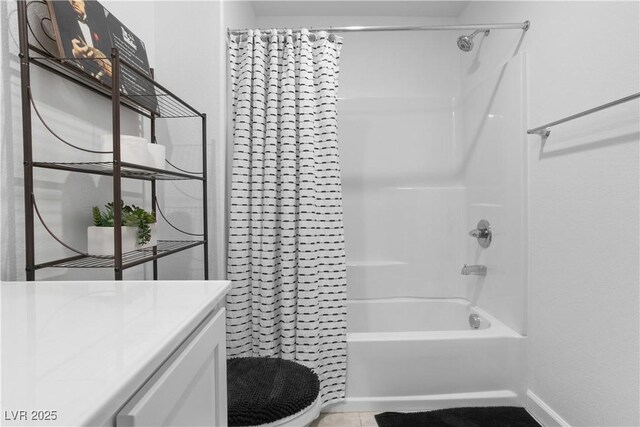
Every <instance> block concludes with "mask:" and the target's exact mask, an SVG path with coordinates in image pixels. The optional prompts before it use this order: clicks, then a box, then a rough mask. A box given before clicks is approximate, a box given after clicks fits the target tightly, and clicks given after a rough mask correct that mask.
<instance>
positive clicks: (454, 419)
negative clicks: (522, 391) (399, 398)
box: [376, 406, 541, 427]
mask: <svg viewBox="0 0 640 427" xmlns="http://www.w3.org/2000/svg"><path fill="white" fill-rule="evenodd" d="M376 422H377V423H378V426H380V427H541V426H540V424H538V422H537V421H536V420H534V419H533V417H532V416H531V415H529V414H528V413H527V411H526V410H525V409H524V408H517V407H514V406H494V407H486V408H451V409H438V410H436V411H429V412H408V413H402V412H383V413H382V414H378V415H376Z"/></svg>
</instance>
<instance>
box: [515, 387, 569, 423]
mask: <svg viewBox="0 0 640 427" xmlns="http://www.w3.org/2000/svg"><path fill="white" fill-rule="evenodd" d="M526 408H527V411H528V412H529V414H531V416H532V417H533V418H535V419H536V421H538V422H539V423H540V424H542V425H543V426H544V427H552V426H553V427H570V426H569V423H568V422H566V421H565V420H563V419H562V417H561V416H560V415H558V414H557V413H556V412H555V411H554V410H553V409H551V407H550V406H549V405H547V404H546V403H544V402H543V401H542V399H540V398H539V397H538V396H536V394H535V393H534V392H532V391H531V390H527V401H526Z"/></svg>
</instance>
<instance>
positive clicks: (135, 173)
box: [33, 162, 204, 181]
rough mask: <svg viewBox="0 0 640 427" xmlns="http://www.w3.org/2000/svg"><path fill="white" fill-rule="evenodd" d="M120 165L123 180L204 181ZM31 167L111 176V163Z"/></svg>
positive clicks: (51, 164) (194, 177) (76, 163)
mask: <svg viewBox="0 0 640 427" xmlns="http://www.w3.org/2000/svg"><path fill="white" fill-rule="evenodd" d="M121 165H122V166H121V168H120V171H121V175H122V177H123V178H130V179H142V180H147V181H153V180H157V181H178V180H189V179H195V180H200V181H203V180H204V178H203V177H202V175H194V174H188V173H183V172H175V171H169V170H162V169H155V168H150V167H146V166H140V165H136V164H133V163H126V162H121ZM33 166H34V167H38V168H45V169H58V170H64V171H72V172H84V173H91V174H96V175H107V176H112V175H113V162H68V163H66V162H33Z"/></svg>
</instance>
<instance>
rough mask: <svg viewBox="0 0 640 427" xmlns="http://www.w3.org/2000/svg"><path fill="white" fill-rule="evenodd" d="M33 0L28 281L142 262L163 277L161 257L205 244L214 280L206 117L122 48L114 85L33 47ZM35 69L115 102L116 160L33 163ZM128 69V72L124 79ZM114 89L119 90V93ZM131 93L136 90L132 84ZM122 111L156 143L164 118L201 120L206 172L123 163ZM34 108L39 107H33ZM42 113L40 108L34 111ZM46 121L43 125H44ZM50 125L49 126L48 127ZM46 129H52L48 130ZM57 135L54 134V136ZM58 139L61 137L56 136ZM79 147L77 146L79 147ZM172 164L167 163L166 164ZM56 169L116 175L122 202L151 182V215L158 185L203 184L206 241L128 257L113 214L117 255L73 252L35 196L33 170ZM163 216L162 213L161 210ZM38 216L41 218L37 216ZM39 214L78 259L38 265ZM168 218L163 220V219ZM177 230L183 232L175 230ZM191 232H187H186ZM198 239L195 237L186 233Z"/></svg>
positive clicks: (24, 20) (26, 82) (27, 80)
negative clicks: (60, 271)
mask: <svg viewBox="0 0 640 427" xmlns="http://www.w3.org/2000/svg"><path fill="white" fill-rule="evenodd" d="M28 3H29V2H28V0H18V29H19V44H20V78H21V79H20V80H21V95H22V126H23V128H22V129H23V160H24V162H23V163H24V207H25V248H26V254H25V264H26V279H27V280H28V281H33V280H35V273H36V270H39V269H43V268H49V267H60V268H113V270H114V276H115V279H116V280H122V278H123V271H124V270H125V269H127V268H130V267H134V266H137V265H140V264H143V263H147V262H152V263H153V278H154V279H157V278H158V263H157V260H158V259H159V258H162V257H165V256H168V255H171V254H175V253H177V252H181V251H184V250H187V249H191V248H194V247H198V246H202V248H203V252H204V266H203V267H204V279H205V280H206V279H208V278H209V270H208V259H209V256H208V242H207V236H208V226H207V215H206V212H207V164H206V159H207V152H206V126H207V117H206V114H205V113H201V112H199V111H198V110H196V109H195V108H193V107H192V106H191V105H189V104H188V103H186V102H185V101H183V100H182V99H181V98H179V97H178V96H176V95H175V94H174V93H173V92H171V91H169V90H168V89H167V88H166V87H164V86H163V85H161V84H159V83H158V82H156V81H155V80H154V78H153V70H151V73H150V74H149V75H147V74H146V73H145V72H143V71H141V70H139V69H138V68H136V67H134V66H132V65H130V64H128V63H127V62H126V61H124V60H123V59H121V58H120V53H119V51H118V50H117V49H115V48H114V49H112V51H111V57H110V58H109V59H108V60H110V61H111V67H112V76H111V82H110V84H109V85H108V84H105V83H103V82H101V81H99V80H97V79H95V78H93V77H92V76H90V75H87V74H85V73H84V72H83V71H82V70H80V69H79V68H78V67H76V66H74V65H73V64H71V63H69V62H68V61H67V59H69V58H56V57H54V56H52V55H50V54H49V53H48V52H47V51H45V50H43V49H41V48H40V47H37V46H35V45H33V44H31V43H30V41H29V32H30V28H29V22H28V10H27V8H28ZM32 65H35V66H37V67H39V68H41V69H43V70H46V71H48V72H51V73H52V74H55V75H57V76H59V77H61V78H64V79H66V80H69V81H71V82H73V83H75V84H77V85H79V86H81V87H84V88H85V89H87V90H89V91H92V92H94V93H96V94H97V95H99V96H102V97H106V98H108V99H110V100H111V106H112V108H111V111H112V134H113V153H112V154H113V160H112V161H106V162H105V161H103V162H81V163H78V162H73V163H71V162H35V161H33V151H34V145H33V134H32V103H33V99H32V96H31V75H30V69H31V66H32ZM123 70H125V73H124V75H123V72H122V71H123ZM132 75H135V76H136V77H135V78H136V79H141V80H140V81H143V82H145V84H142V85H138V86H136V87H135V90H133V91H131V90H129V91H128V92H126V93H125V91H123V90H122V88H121V82H122V81H123V80H122V79H126V78H127V76H132ZM112 88H119V89H118V90H116V89H112ZM129 89H131V86H129ZM121 107H125V108H127V109H129V110H132V111H134V112H136V113H137V114H140V115H141V116H143V117H146V118H148V119H149V122H150V130H151V140H152V141H154V142H155V140H156V138H155V137H156V120H157V119H164V118H196V119H199V120H200V121H201V125H202V130H201V136H202V172H201V173H188V172H186V171H182V170H180V171H173V170H162V169H155V168H150V167H145V166H140V165H136V164H131V163H126V162H123V161H122V160H121V153H120V133H121V132H120V119H121V117H120V116H121V111H120V109H121ZM33 108H34V110H35V104H33ZM35 111H36V113H37V110H35ZM43 123H44V122H43ZM45 127H47V126H46V124H45ZM47 129H48V130H49V131H50V132H52V133H53V131H51V129H49V128H48V127H47ZM54 135H55V134H54ZM56 136H57V135H56ZM76 148H77V147H76ZM167 163H168V162H167ZM38 168H42V169H53V170H61V171H67V172H74V173H88V174H97V175H106V176H111V177H113V180H112V181H113V200H122V179H133V180H142V181H146V182H148V183H149V184H150V186H151V202H152V212H153V214H154V215H155V214H156V207H157V204H158V203H157V198H156V182H157V181H165V180H193V181H195V182H199V183H200V184H201V186H202V206H203V208H202V209H203V215H202V234H201V235H200V236H201V237H202V238H201V239H199V240H184V241H183V240H159V241H158V244H157V246H153V247H151V248H146V249H142V250H137V251H132V252H126V253H123V251H122V218H121V212H120V211H119V210H118V209H116V210H115V212H114V256H112V257H104V256H90V255H88V254H84V253H81V252H79V251H76V250H74V249H73V248H71V247H69V246H68V245H66V244H64V243H63V242H62V241H61V240H60V239H58V238H57V237H56V236H55V235H54V234H53V233H52V232H51V230H50V229H49V228H48V227H47V226H46V224H44V222H42V218H40V215H39V212H37V205H36V201H35V196H34V169H38ZM160 213H161V214H162V212H160ZM36 214H37V215H36ZM36 216H38V217H39V218H40V220H41V222H42V224H43V225H44V227H45V229H46V230H47V231H48V232H49V233H50V234H51V236H52V237H53V238H54V239H55V240H57V241H58V242H60V243H61V244H62V245H63V246H65V247H67V248H69V249H71V250H73V251H74V252H77V253H78V255H76V256H71V257H67V258H62V259H57V260H52V261H48V262H41V263H36V260H35V232H34V228H35V218H36ZM163 217H164V216H163ZM169 225H171V226H172V227H173V228H175V229H176V230H178V231H182V230H179V229H177V228H176V227H174V226H173V225H172V224H170V223H169ZM183 233H186V232H183ZM186 234H189V235H195V234H194V233H186Z"/></svg>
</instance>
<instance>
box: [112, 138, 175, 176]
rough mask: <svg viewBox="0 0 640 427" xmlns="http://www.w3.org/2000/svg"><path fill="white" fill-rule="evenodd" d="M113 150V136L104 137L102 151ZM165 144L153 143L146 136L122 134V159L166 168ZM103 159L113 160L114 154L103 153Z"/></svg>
mask: <svg viewBox="0 0 640 427" xmlns="http://www.w3.org/2000/svg"><path fill="white" fill-rule="evenodd" d="M112 150H113V136H112V135H104V136H103V137H102V151H112ZM164 159H165V148H164V145H159V144H151V143H149V141H147V139H146V138H141V137H139V136H132V135H121V136H120V160H122V161H123V162H126V163H134V164H136V165H141V166H148V167H151V168H156V169H164V168H165V161H164ZM102 161H105V162H110V161H113V154H103V155H102Z"/></svg>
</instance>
